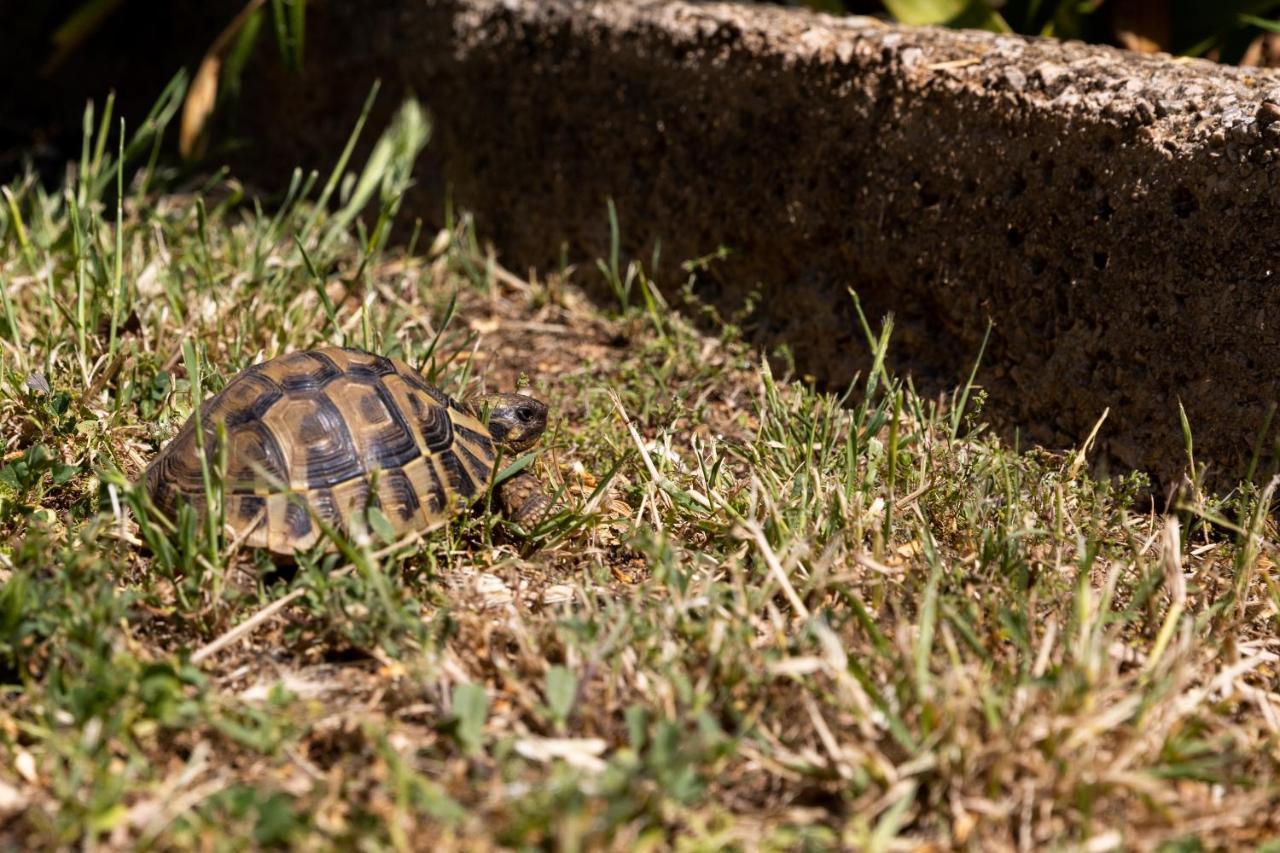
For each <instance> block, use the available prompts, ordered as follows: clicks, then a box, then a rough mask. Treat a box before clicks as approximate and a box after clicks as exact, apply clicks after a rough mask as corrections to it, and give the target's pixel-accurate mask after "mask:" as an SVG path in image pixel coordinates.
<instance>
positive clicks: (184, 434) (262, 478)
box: [145, 347, 496, 554]
mask: <svg viewBox="0 0 1280 853" xmlns="http://www.w3.org/2000/svg"><path fill="white" fill-rule="evenodd" d="M200 418H201V423H202V425H203V428H204V435H205V439H204V445H205V451H206V453H207V454H208V458H209V459H210V461H211V462H212V461H214V460H216V459H217V458H218V456H217V451H218V443H217V442H218V429H217V427H218V424H223V425H224V426H225V428H226V441H227V454H226V460H227V467H226V473H225V476H224V478H223V501H224V507H225V517H226V523H227V524H228V525H230V527H231V528H232V531H233V532H234V534H235V535H236V536H237V537H240V538H242V539H243V541H244V543H245V544H247V545H249V546H251V547H259V548H267V549H269V550H271V551H274V552H277V553H282V554H292V553H293V552H294V551H297V550H305V549H307V548H310V547H311V546H313V545H315V544H316V543H317V542H318V541H319V540H320V537H321V536H322V531H321V529H320V527H319V526H318V525H317V524H316V523H315V520H314V518H313V516H314V517H318V518H320V519H323V520H324V521H325V522H326V523H328V524H330V525H332V526H333V527H335V528H336V529H339V530H347V531H350V530H352V529H353V528H354V527H355V526H356V525H358V524H360V523H361V522H360V521H359V519H362V518H363V517H364V513H365V510H366V508H367V507H370V506H374V507H377V508H378V509H379V510H380V511H381V512H382V514H383V515H384V516H385V517H386V518H387V519H388V520H389V521H390V522H391V526H392V528H393V529H394V531H395V534H396V535H397V536H400V535H403V534H405V533H407V532H409V531H411V530H421V529H425V528H427V527H430V526H432V525H434V524H436V523H437V522H440V521H442V520H444V519H445V518H447V517H448V515H449V514H450V513H451V512H452V511H453V510H454V509H455V508H456V507H458V506H461V505H466V504H470V503H472V502H473V501H474V500H475V499H476V498H478V497H480V496H481V495H483V494H484V493H485V490H486V489H487V487H488V484H489V480H490V478H491V477H492V474H493V466H494V461H495V458H496V453H495V449H494V443H493V440H492V438H491V437H490V434H489V430H488V428H487V427H486V426H485V425H484V424H483V423H481V422H480V421H479V420H477V419H476V418H475V417H474V416H473V415H472V414H471V413H470V412H469V411H467V410H466V409H464V408H463V407H461V406H459V405H458V404H457V403H456V402H455V401H453V400H451V399H450V398H449V397H448V396H447V395H445V394H444V393H442V392H441V391H439V390H437V389H435V388H433V387H431V386H430V385H428V384H427V383H426V382H425V381H424V380H423V379H422V377H421V376H419V375H418V373H417V372H416V371H414V370H413V369H412V368H411V367H409V366H408V365H407V364H405V363H404V362H402V361H400V360H398V359H394V358H384V357H383V356H379V355H373V354H370V353H367V352H363V351H361V350H357V349H347V348H341V349H339V348H337V347H328V348H325V349H318V350H311V351H308V352H296V353H291V354H289V355H283V356H280V357H278V358H274V359H271V360H270V361H266V362H263V363H261V364H255V365H254V366H252V367H250V368H248V369H246V370H245V371H243V372H242V373H240V374H239V375H238V376H236V377H235V378H234V379H232V380H231V382H230V383H228V385H227V386H226V387H225V388H224V389H222V391H221V392H219V393H218V394H217V395H215V396H214V397H212V398H210V399H209V400H207V401H206V402H205V403H203V404H202V405H201V407H200ZM145 477H146V486H147V491H148V492H149V493H150V495H151V499H152V501H153V502H154V503H155V504H156V506H157V507H158V508H159V509H161V510H162V511H163V512H165V513H166V514H168V515H172V514H174V513H175V512H176V510H177V508H178V507H179V506H180V504H181V502H183V501H186V502H189V503H191V504H192V505H193V506H194V507H195V508H196V509H197V510H202V509H203V507H204V503H205V489H204V478H203V474H202V472H201V464H200V456H199V452H198V449H197V443H196V419H195V417H194V415H193V416H192V417H191V418H190V419H189V420H188V421H187V422H186V423H185V424H184V425H183V427H182V429H181V430H180V431H179V432H178V435H177V436H176V437H175V438H174V439H173V441H171V442H169V444H168V445H167V446H166V447H165V448H164V450H162V451H161V452H160V454H159V455H158V456H157V457H156V458H155V460H153V461H152V463H151V464H150V465H149V466H148V467H147V470H146V474H145Z"/></svg>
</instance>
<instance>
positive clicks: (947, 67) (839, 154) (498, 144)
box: [249, 0, 1280, 483]
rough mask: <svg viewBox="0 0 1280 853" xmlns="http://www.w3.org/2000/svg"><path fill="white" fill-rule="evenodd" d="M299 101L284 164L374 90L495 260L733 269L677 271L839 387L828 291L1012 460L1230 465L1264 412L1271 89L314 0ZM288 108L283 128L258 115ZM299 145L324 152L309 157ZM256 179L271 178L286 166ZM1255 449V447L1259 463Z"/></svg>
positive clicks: (1277, 239) (837, 342)
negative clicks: (612, 239) (425, 133)
mask: <svg viewBox="0 0 1280 853" xmlns="http://www.w3.org/2000/svg"><path fill="white" fill-rule="evenodd" d="M308 15H309V20H308V39H309V41H308V50H309V52H310V55H311V56H312V57H322V58H323V59H324V61H323V62H313V63H311V69H312V70H311V71H309V72H308V76H307V77H304V78H302V79H301V80H297V79H292V78H287V77H279V76H274V77H273V78H272V79H274V80H275V81H276V83H275V85H273V86H262V87H249V91H251V92H254V91H256V92H257V93H258V94H257V96H258V97H261V98H264V99H265V100H264V101H263V103H264V104H265V106H263V107H262V108H261V109H260V110H254V109H252V108H251V109H250V110H249V114H250V115H253V114H257V115H258V116H259V117H260V119H261V120H263V121H264V122H265V123H266V124H267V125H268V126H269V127H270V128H271V132H272V135H273V140H274V144H275V145H276V146H277V148H276V151H275V153H276V154H277V155H280V156H279V157H276V158H272V159H275V160H280V162H288V161H290V160H292V159H293V158H296V157H298V156H299V155H300V154H302V153H305V152H306V151H308V150H310V151H312V152H313V153H314V154H315V155H316V158H315V161H314V162H316V163H317V165H319V164H320V163H322V162H327V161H329V160H330V158H331V157H332V151H333V150H335V147H336V146H335V144H334V143H335V142H336V141H337V140H338V139H340V138H341V136H342V135H343V134H344V133H345V130H346V128H347V127H348V122H349V121H350V119H351V116H352V115H353V113H354V112H355V107H356V105H357V104H358V103H359V101H360V100H361V99H362V98H363V96H364V94H365V92H366V88H367V85H368V83H369V81H370V79H371V78H372V76H374V75H375V74H377V75H379V76H381V77H382V78H383V82H384V87H385V88H389V89H391V90H392V93H393V95H392V97H385V88H384V98H383V103H385V104H386V105H387V107H388V108H390V107H392V106H393V105H394V102H395V100H396V97H395V94H399V93H404V92H409V91H414V92H416V93H417V94H419V95H420V96H422V97H423V98H425V99H426V101H427V102H428V103H429V105H430V107H431V108H432V111H433V113H434V116H435V120H436V123H437V132H436V136H435V138H434V140H433V142H432V146H431V153H430V155H429V158H431V159H432V162H431V163H428V164H424V168H423V169H422V170H421V173H422V174H424V175H426V176H432V175H438V176H441V177H442V179H443V181H439V180H434V181H433V180H428V181H427V185H426V186H425V187H424V188H423V189H422V190H420V191H419V194H418V196H417V198H416V200H415V201H414V205H415V207H416V210H417V212H418V213H420V214H422V215H424V216H426V217H428V218H429V219H430V218H437V217H438V214H439V211H440V210H441V199H442V197H443V190H442V187H443V186H444V185H445V183H447V185H448V187H449V188H450V190H451V193H452V198H453V201H454V202H455V203H456V204H458V205H460V206H462V207H466V208H469V209H471V210H473V211H475V212H476V214H477V215H478V220H479V226H480V231H481V233H482V234H483V235H484V236H486V237H489V238H492V239H494V240H495V241H496V244H497V246H498V247H499V249H500V251H501V253H502V258H503V260H504V261H505V262H506V263H507V264H509V265H511V266H514V267H516V268H523V267H525V266H526V265H537V266H542V267H549V266H554V265H555V264H557V263H558V262H559V261H560V259H561V257H562V254H561V253H562V246H563V247H567V250H568V257H569V258H570V259H571V260H586V259H592V258H595V257H600V256H604V255H606V254H607V252H608V242H609V229H608V221H607V217H606V212H605V211H606V199H607V198H613V199H614V200H615V201H616V203H617V208H618V211H619V216H620V220H621V227H622V240H623V248H624V250H626V252H627V253H629V254H631V255H633V256H635V257H637V258H642V259H645V260H646V261H647V259H648V258H650V256H651V250H652V248H653V245H654V243H655V241H658V240H660V241H661V249H662V252H661V257H662V258H663V259H664V261H663V263H664V266H663V268H662V269H660V270H659V273H660V277H661V278H662V280H663V281H665V282H667V283H668V284H672V285H675V284H678V283H680V282H681V281H683V278H684V274H683V273H682V272H681V271H680V270H679V267H678V262H679V261H681V260H684V259H687V258H693V257H698V256H702V255H706V254H707V253H709V252H712V251H714V250H716V249H717V248H718V247H720V246H724V247H728V248H729V249H731V251H732V253H731V254H730V256H729V257H728V258H727V259H724V260H721V261H717V262H715V263H713V264H712V265H711V267H710V269H709V271H708V272H706V273H704V274H702V275H701V276H700V277H699V279H698V284H697V292H698V294H699V295H700V296H701V297H702V298H703V299H705V300H707V301H710V302H713V303H715V304H717V305H719V306H721V307H722V308H726V309H732V308H733V307H734V306H738V305H741V304H742V302H743V300H745V299H746V298H748V296H749V295H750V294H752V293H757V294H758V295H759V299H758V308H757V310H756V312H755V313H754V314H753V315H752V317H751V319H750V320H749V321H748V323H747V325H748V328H749V329H750V330H751V331H752V332H753V333H754V334H756V335H758V336H759V337H760V339H762V340H764V341H766V342H770V343H777V342H785V343H787V344H788V345H790V347H791V348H792V350H793V351H794V354H795V358H796V361H797V365H798V367H799V368H800V370H801V371H802V372H804V373H810V374H813V375H815V376H817V377H818V378H819V379H820V380H823V381H826V382H830V383H832V384H834V385H840V384H842V383H844V382H846V381H847V380H848V379H849V378H850V376H851V375H852V374H853V373H854V371H856V370H858V369H859V368H862V367H864V366H865V364H866V361H865V359H866V345H865V343H864V338H863V335H862V332H861V331H860V327H859V325H858V321H857V318H856V314H855V312H854V308H853V303H852V301H851V299H850V298H849V296H848V295H847V291H848V289H849V288H854V289H856V290H857V291H858V293H859V294H860V296H861V297H862V300H863V305H864V308H865V309H866V311H867V313H868V316H869V317H870V319H871V320H872V322H873V323H876V322H877V321H878V320H879V318H880V316H881V315H882V314H883V313H885V312H888V311H892V312H894V314H895V315H896V320H897V332H896V334H895V339H894V344H893V346H892V353H893V354H894V355H895V356H896V358H897V359H898V362H899V364H900V365H902V366H904V367H906V368H909V369H911V370H913V371H915V372H916V373H917V374H918V375H921V376H929V377H932V378H933V379H934V380H941V381H942V382H943V383H953V382H958V381H961V380H963V378H964V377H965V375H966V374H967V373H968V370H969V368H970V366H971V364H972V362H973V359H974V358H975V356H976V355H977V353H978V350H979V345H980V343H981V341H982V339H983V336H984V334H985V333H986V331H987V328H988V322H990V323H991V324H992V331H991V338H990V344H989V346H988V348H987V352H986V355H985V356H984V358H983V362H982V370H981V371H980V373H979V381H980V382H981V384H983V385H984V386H986V388H987V389H988V391H989V394H990V399H989V402H988V414H990V415H994V416H995V417H996V418H997V420H998V421H999V422H1000V423H1002V424H1003V425H1004V427H1006V428H1011V427H1017V428H1018V429H1019V430H1020V434H1021V436H1022V439H1023V442H1024V443H1026V442H1028V441H1038V442H1041V443H1045V444H1047V445H1049V446H1053V447H1073V446H1078V445H1079V443H1080V442H1082V441H1083V440H1084V439H1085V437H1086V436H1087V435H1088V434H1089V432H1090V430H1091V428H1092V427H1093V426H1094V425H1095V423H1096V422H1097V421H1098V419H1099V417H1100V416H1101V414H1102V413H1103V411H1104V410H1106V409H1109V410H1110V416H1109V418H1108V419H1107V421H1106V423H1105V424H1104V425H1103V427H1102V430H1101V432H1100V434H1099V440H1098V445H1097V448H1098V451H1099V452H1100V454H1101V456H1102V457H1103V458H1104V459H1110V460H1111V461H1112V463H1113V467H1114V465H1115V464H1116V463H1118V464H1119V465H1120V466H1126V467H1133V468H1139V469H1145V470H1148V471H1150V472H1152V473H1154V474H1155V475H1156V476H1157V477H1158V478H1160V479H1162V480H1164V481H1166V482H1167V481H1169V480H1170V479H1171V478H1174V477H1176V476H1177V475H1178V474H1179V473H1180V472H1181V471H1182V470H1183V469H1184V467H1185V461H1186V455H1185V451H1184V447H1183V439H1182V435H1181V431H1180V428H1179V418H1178V402H1179V400H1181V402H1182V403H1183V404H1184V405H1185V407H1186V411H1187V415H1188V418H1189V420H1190V423H1191V425H1192V428H1193V430H1194V433H1195V450H1196V457H1197V461H1200V462H1207V463H1209V464H1210V465H1211V466H1212V469H1213V472H1214V473H1215V474H1216V475H1217V476H1218V478H1219V480H1218V482H1220V483H1227V482H1230V480H1231V478H1234V477H1238V476H1240V475H1241V474H1242V473H1243V472H1244V471H1245V469H1246V466H1247V462H1248V459H1249V457H1250V455H1251V451H1252V449H1253V448H1254V447H1255V445H1257V444H1258V442H1259V441H1260V436H1261V433H1262V430H1263V428H1264V425H1265V424H1266V423H1267V421H1268V413H1269V411H1270V409H1271V407H1272V406H1273V405H1274V404H1275V403H1276V402H1277V400H1278V399H1280V287H1278V286H1277V284H1276V265H1277V263H1278V262H1280V214H1278V210H1280V163H1277V152H1278V151H1280V106H1277V104H1280V77H1278V76H1276V75H1274V74H1271V73H1268V72H1260V71H1256V70H1250V71H1244V70H1238V69H1232V68H1225V67H1220V66H1217V65H1213V64H1209V63H1206V62H1200V61H1179V60H1170V59H1168V58H1166V57H1143V56H1138V55H1134V54H1128V53H1124V52H1121V51H1117V50H1112V49H1107V48H1097V47H1089V46H1085V45H1081V44H1075V43H1066V44H1062V43H1057V42H1052V41H1044V40H1034V39H1025V38H1020V37H1011V36H994V35H990V34H986V33H976V32H950V31H943V30H935V29H913V28H898V27H891V26H887V25H884V24H882V23H879V22H876V21H874V20H871V19H865V18H854V19H843V20H842V19H836V18H831V17H826V16H819V15H813V14H809V13H805V12H799V11H795V10H789V9H782V8H775V7H763V6H759V7H757V6H745V5H741V4H698V3H689V2H652V1H651V0H628V1H627V2H622V0H618V2H609V0H598V2H589V0H576V2H575V0H437V2H432V0H388V2H384V3H380V4H378V5H376V6H372V5H366V4H346V3H339V2H336V0H328V2H318V3H314V4H312V5H310V6H309V7H308ZM281 104H289V105H290V106H289V109H290V111H291V112H292V111H294V110H295V108H296V114H294V115H292V116H291V117H290V121H289V123H288V125H287V126H282V125H281V124H280V123H279V122H278V116H279V115H280V112H281V110H282V107H281ZM322 153H323V155H324V156H323V157H320V156H319V155H320V154H322ZM280 158H283V159H282V160H281V159H280ZM1274 439H1275V431H1274V428H1273V430H1272V433H1271V435H1270V436H1268V438H1267V440H1266V441H1265V442H1263V445H1262V446H1263V447H1265V448H1272V447H1273V446H1274V445H1273V444H1272V442H1273V441H1274Z"/></svg>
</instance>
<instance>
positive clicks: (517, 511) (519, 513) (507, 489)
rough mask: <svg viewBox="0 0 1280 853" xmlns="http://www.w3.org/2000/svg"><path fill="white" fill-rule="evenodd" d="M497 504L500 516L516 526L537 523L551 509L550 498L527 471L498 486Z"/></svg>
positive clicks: (535, 478) (536, 479)
mask: <svg viewBox="0 0 1280 853" xmlns="http://www.w3.org/2000/svg"><path fill="white" fill-rule="evenodd" d="M498 503H499V504H500V505H501V507H502V514H503V515H505V516H506V517H507V518H509V519H511V520H512V521H514V522H515V523H517V524H526V523H529V522H533V521H537V520H539V519H540V518H541V517H542V516H543V514H544V513H546V511H547V510H548V509H550V508H551V498H550V497H548V496H547V495H546V494H544V493H543V491H542V484H541V483H539V482H538V478H537V477H535V476H533V475H532V474H530V473H529V472H528V471H521V472H520V473H519V474H516V475H515V476H514V477H511V478H509V479H507V480H504V481H503V483H502V484H501V485H500V486H498Z"/></svg>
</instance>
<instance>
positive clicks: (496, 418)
mask: <svg viewBox="0 0 1280 853" xmlns="http://www.w3.org/2000/svg"><path fill="white" fill-rule="evenodd" d="M469 402H470V403H471V407H472V409H474V410H475V412H476V414H477V415H478V416H480V417H481V418H483V417H485V416H486V413H487V416H488V421H487V423H488V425H489V435H491V436H493V441H494V443H495V444H497V445H498V446H499V447H502V448H503V449H504V450H507V451H509V452H512V453H523V452H524V451H526V450H528V449H529V448H530V447H533V445H535V444H537V442H538V439H540V438H542V432H543V430H545V429H546V428H547V406H546V404H545V403H543V402H542V401H541V400H535V399H534V398H533V397H527V396H525V395H524V394H484V395H482V396H479V397H473V398H472V399H471V400H470V401H469Z"/></svg>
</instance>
